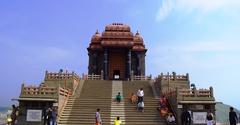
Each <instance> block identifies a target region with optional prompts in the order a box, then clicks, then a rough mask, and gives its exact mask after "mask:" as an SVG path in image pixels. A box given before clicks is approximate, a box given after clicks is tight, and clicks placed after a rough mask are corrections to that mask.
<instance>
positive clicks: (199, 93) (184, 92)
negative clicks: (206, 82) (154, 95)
mask: <svg viewBox="0 0 240 125" xmlns="http://www.w3.org/2000/svg"><path fill="white" fill-rule="evenodd" d="M163 94H164V95H166V96H167V97H171V98H173V97H174V98H176V99H177V100H178V101H181V100H214V95H213V88H212V87H210V88H209V89H198V90H197V89H178V88H177V89H176V90H175V91H169V92H167V93H163Z"/></svg>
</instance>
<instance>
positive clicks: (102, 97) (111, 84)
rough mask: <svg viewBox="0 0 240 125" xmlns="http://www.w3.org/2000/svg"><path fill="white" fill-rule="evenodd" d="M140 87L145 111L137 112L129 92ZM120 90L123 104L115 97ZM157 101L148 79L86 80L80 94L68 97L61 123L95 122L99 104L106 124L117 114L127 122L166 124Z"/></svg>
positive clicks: (80, 124)
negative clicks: (157, 108)
mask: <svg viewBox="0 0 240 125" xmlns="http://www.w3.org/2000/svg"><path fill="white" fill-rule="evenodd" d="M140 87H142V88H143V89H144V93H145V97H144V103H145V108H144V110H145V112H137V111H136V105H135V104H131V103H130V101H129V99H128V97H129V94H130V93H131V92H135V93H136V91H137V90H138V88H140ZM117 92H121V94H122V95H123V97H124V99H123V101H122V102H121V103H120V104H117V103H116V102H114V101H113V100H114V98H115V95H116V94H117ZM157 102H158V100H157V99H155V98H154V97H153V94H152V88H151V86H150V85H149V83H148V82H136V81H135V82H126V81H123V82H122V81H100V80H99V81H94V80H91V81H85V83H84V85H83V88H82V91H81V94H80V96H79V95H75V96H72V97H70V98H69V100H68V102H67V105H66V107H65V109H64V110H63V113H62V115H61V116H60V120H59V123H58V124H59V125H93V124H95V112H96V109H97V108H100V109H101V111H100V113H101V118H102V120H103V125H112V124H113V121H114V119H115V118H116V117H117V116H120V119H121V120H122V122H123V123H122V124H126V125H165V124H166V123H165V120H164V119H163V118H161V117H160V115H159V113H158V111H157V110H156V107H157V105H158V103H157Z"/></svg>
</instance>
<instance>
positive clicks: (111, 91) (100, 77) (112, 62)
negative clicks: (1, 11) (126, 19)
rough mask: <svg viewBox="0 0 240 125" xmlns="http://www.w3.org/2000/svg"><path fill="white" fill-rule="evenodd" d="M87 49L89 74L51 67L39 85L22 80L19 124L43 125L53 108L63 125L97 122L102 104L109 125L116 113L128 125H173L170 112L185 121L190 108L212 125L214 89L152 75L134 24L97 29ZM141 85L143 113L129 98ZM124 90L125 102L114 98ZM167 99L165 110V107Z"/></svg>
mask: <svg viewBox="0 0 240 125" xmlns="http://www.w3.org/2000/svg"><path fill="white" fill-rule="evenodd" d="M87 50H88V55H89V65H88V74H87V75H84V74H83V75H82V77H81V76H79V75H78V74H77V73H75V72H73V71H72V72H70V71H69V70H63V69H60V70H59V72H51V71H46V72H45V77H44V79H43V80H42V82H41V83H39V85H38V86H36V84H33V85H31V84H26V83H24V84H22V86H21V92H20V95H19V97H18V98H15V99H13V100H17V101H18V102H19V113H18V117H17V124H18V125H43V124H44V122H45V121H46V114H48V113H49V112H51V110H50V109H49V108H51V109H52V110H53V111H54V112H56V113H57V114H58V115H57V121H56V122H57V124H58V125H93V124H94V123H95V122H94V121H95V117H94V114H95V112H96V109H98V108H101V117H102V121H103V124H104V125H113V124H114V120H115V119H116V117H121V120H122V122H123V123H122V124H125V125H169V123H167V121H166V115H167V114H170V113H171V114H173V115H174V116H175V118H176V123H175V124H174V125H181V123H182V119H181V118H182V114H183V113H186V111H188V112H191V113H190V114H191V117H192V125H206V114H207V113H208V112H212V113H213V114H214V115H215V104H216V102H215V97H214V94H213V87H209V89H208V88H197V87H196V86H195V85H194V86H193V85H191V82H190V76H189V74H188V73H187V74H184V75H181V74H177V73H176V72H172V74H170V73H167V74H163V73H160V75H158V76H157V77H155V78H154V79H153V78H152V77H151V76H146V74H145V55H146V52H147V49H146V48H145V45H144V41H143V38H142V37H141V35H140V34H139V32H136V33H132V32H131V29H130V27H129V26H128V25H124V24H120V23H113V24H110V25H107V26H106V27H105V30H104V31H103V32H102V33H99V32H98V31H97V32H96V33H95V34H94V35H93V36H92V38H91V42H90V45H89V47H88V48H87ZM116 79H117V80H116ZM139 88H142V89H143V90H144V103H145V104H146V105H145V106H144V112H143V110H142V111H141V113H140V110H137V111H136V104H137V102H132V100H131V102H130V100H129V98H130V97H129V96H130V95H132V94H135V95H136V94H137V91H138V90H139ZM118 93H121V95H122V97H123V99H122V101H121V103H120V104H119V103H116V102H115V101H114V100H115V97H116V95H117V94H118ZM131 97H132V96H131ZM165 97H166V102H165V103H166V104H165V108H164V109H162V108H160V109H159V106H160V103H159V102H160V101H159V100H163V99H164V98H165ZM135 101H136V100H135ZM156 108H158V109H159V111H158V110H156Z"/></svg>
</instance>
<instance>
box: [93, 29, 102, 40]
mask: <svg viewBox="0 0 240 125" xmlns="http://www.w3.org/2000/svg"><path fill="white" fill-rule="evenodd" d="M91 42H101V34H100V33H99V32H98V30H97V31H96V33H95V34H94V35H93V36H92V39H91Z"/></svg>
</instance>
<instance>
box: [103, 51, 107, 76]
mask: <svg viewBox="0 0 240 125" xmlns="http://www.w3.org/2000/svg"><path fill="white" fill-rule="evenodd" d="M103 63H104V69H103V70H104V79H105V80H107V79H108V49H105V50H104V59H103Z"/></svg>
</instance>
